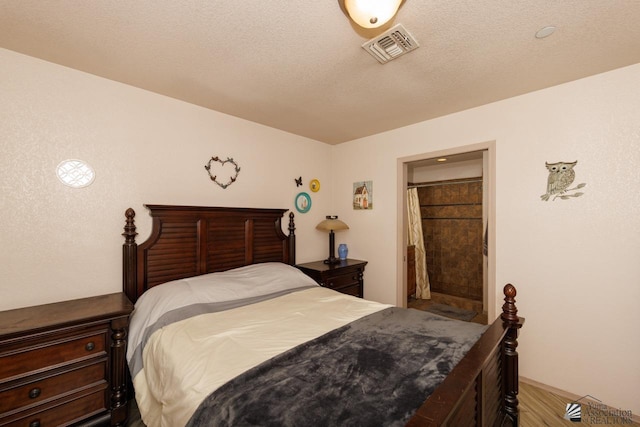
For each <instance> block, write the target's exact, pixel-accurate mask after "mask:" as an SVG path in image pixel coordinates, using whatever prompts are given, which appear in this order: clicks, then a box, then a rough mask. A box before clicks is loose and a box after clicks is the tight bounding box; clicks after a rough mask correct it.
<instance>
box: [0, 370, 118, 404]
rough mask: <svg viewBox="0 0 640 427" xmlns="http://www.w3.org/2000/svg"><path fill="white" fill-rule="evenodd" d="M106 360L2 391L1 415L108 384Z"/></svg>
mask: <svg viewBox="0 0 640 427" xmlns="http://www.w3.org/2000/svg"><path fill="white" fill-rule="evenodd" d="M106 377H107V362H106V360H104V361H102V362H99V363H93V364H91V365H88V366H82V367H80V368H77V369H74V370H71V371H67V372H64V373H61V374H59V375H55V376H50V377H46V378H42V379H40V380H38V381H33V382H30V383H26V384H22V385H18V386H16V387H13V388H11V389H8V390H4V391H0V414H2V413H5V412H10V411H13V410H15V409H18V408H22V407H26V406H30V405H34V404H38V403H40V402H44V401H50V400H53V399H54V398H57V397H60V396H62V395H68V394H70V393H72V392H74V391H80V390H81V389H83V388H88V387H89V386H92V385H96V384H99V383H103V384H106V383H107V380H106Z"/></svg>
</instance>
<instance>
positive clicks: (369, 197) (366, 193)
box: [353, 181, 373, 210]
mask: <svg viewBox="0 0 640 427" xmlns="http://www.w3.org/2000/svg"><path fill="white" fill-rule="evenodd" d="M353 209H356V210H361V209H362V210H364V209H368V210H370V209H373V181H360V182H354V183H353Z"/></svg>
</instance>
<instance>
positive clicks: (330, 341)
mask: <svg viewBox="0 0 640 427" xmlns="http://www.w3.org/2000/svg"><path fill="white" fill-rule="evenodd" d="M486 328H487V327H486V326H483V325H479V324H474V323H467V322H461V321H457V320H451V319H446V318H444V317H441V316H437V315H434V314H431V313H427V312H422V311H417V310H407V309H401V308H395V307H393V308H387V309H385V310H382V311H380V312H377V313H374V314H371V315H369V316H366V317H364V318H362V319H359V320H356V321H354V322H352V323H350V324H348V325H346V326H343V327H341V328H338V329H335V330H333V331H331V332H329V333H327V334H325V335H323V336H321V337H319V338H317V339H315V340H312V341H309V342H306V343H304V344H301V345H299V346H297V347H295V348H293V349H291V350H289V351H287V352H285V353H283V354H280V355H278V356H276V357H274V358H272V359H270V360H268V361H266V362H264V363H262V364H260V365H258V366H256V367H255V368H253V369H251V370H249V371H247V372H245V373H243V374H241V375H239V376H238V377H236V378H235V379H233V380H231V381H229V382H228V383H226V384H224V385H223V386H222V387H220V388H219V389H217V390H216V391H214V392H213V393H212V394H211V395H210V396H208V397H207V398H206V399H205V400H204V401H203V402H202V404H201V405H200V407H199V408H198V409H197V410H196V412H195V413H194V415H193V416H192V418H191V420H190V421H189V423H188V425H189V426H274V427H275V426H277V427H282V426H300V427H307V426H396V425H404V424H405V423H406V422H407V421H408V420H409V418H410V417H411V416H412V415H413V413H414V412H415V411H416V410H417V409H418V408H419V407H420V405H421V404H422V402H424V401H425V400H426V398H427V397H428V396H429V395H430V394H431V393H432V392H433V390H434V389H435V388H436V387H437V386H438V385H439V384H440V383H441V382H442V380H443V379H444V377H445V376H446V375H447V374H448V373H449V372H450V371H451V370H452V369H453V367H454V366H455V365H456V364H457V363H458V362H459V361H460V360H461V359H462V357H463V356H464V355H465V354H466V352H467V351H468V350H469V349H470V348H471V346H472V345H473V344H474V343H475V342H476V341H477V340H478V338H479V337H480V335H481V334H482V332H483V331H484V330H485V329H486Z"/></svg>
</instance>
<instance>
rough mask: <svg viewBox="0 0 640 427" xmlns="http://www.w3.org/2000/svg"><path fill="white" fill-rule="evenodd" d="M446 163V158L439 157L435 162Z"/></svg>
mask: <svg viewBox="0 0 640 427" xmlns="http://www.w3.org/2000/svg"><path fill="white" fill-rule="evenodd" d="M446 161H447V158H446V157H440V158H439V159H436V162H440V163H442V162H446Z"/></svg>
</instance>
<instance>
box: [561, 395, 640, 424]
mask: <svg viewBox="0 0 640 427" xmlns="http://www.w3.org/2000/svg"><path fill="white" fill-rule="evenodd" d="M586 398H589V399H591V400H594V401H595V402H593V401H591V400H587V401H585V402H583V403H578V402H580V401H581V400H582V399H586ZM632 418H633V414H632V413H631V411H625V410H622V409H614V408H610V407H609V406H607V405H605V404H604V403H602V401H601V400H599V399H596V398H595V397H593V396H591V395H588V394H587V395H586V396H582V397H581V398H580V399H578V400H576V401H573V402H570V403H567V407H566V410H565V413H564V419H565V420H569V421H571V422H574V423H579V422H582V421H584V422H587V423H590V424H591V425H595V424H616V425H620V424H632V423H633V419H632Z"/></svg>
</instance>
